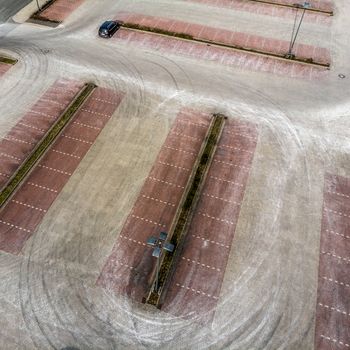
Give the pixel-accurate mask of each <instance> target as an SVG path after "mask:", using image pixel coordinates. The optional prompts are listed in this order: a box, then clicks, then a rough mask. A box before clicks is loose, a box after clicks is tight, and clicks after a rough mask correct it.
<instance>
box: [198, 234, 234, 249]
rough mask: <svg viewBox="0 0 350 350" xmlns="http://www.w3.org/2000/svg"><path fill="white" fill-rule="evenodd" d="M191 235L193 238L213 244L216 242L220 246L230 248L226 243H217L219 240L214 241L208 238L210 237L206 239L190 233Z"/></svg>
mask: <svg viewBox="0 0 350 350" xmlns="http://www.w3.org/2000/svg"><path fill="white" fill-rule="evenodd" d="M192 237H193V238H198V239H201V240H202V241H205V242H210V243H213V244H217V245H219V246H220V247H225V248H228V249H229V248H230V246H228V245H225V244H222V243H219V242H216V241H212V240H210V239H208V238H203V237H201V236H197V235H192Z"/></svg>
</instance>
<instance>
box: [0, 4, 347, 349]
mask: <svg viewBox="0 0 350 350" xmlns="http://www.w3.org/2000/svg"><path fill="white" fill-rule="evenodd" d="M167 8H171V9H172V11H169V15H168V16H169V17H172V18H178V19H189V20H193V21H195V22H198V23H200V22H201V19H203V20H205V22H206V23H210V24H211V25H213V26H214V25H216V26H218V27H223V28H227V29H232V30H238V31H240V29H241V31H249V32H251V33H256V34H260V35H261V34H264V33H262V32H261V30H260V28H262V27H261V26H263V28H265V29H266V30H269V36H272V37H276V38H281V35H284V34H283V33H282V34H281V28H282V27H283V26H284V25H285V24H288V25H292V24H293V23H292V21H289V20H286V19H284V18H281V19H279V18H273V19H271V23H273V24H274V25H273V26H271V28H270V27H269V24H268V21H266V18H265V19H264V20H263V19H261V18H259V16H256V15H252V18H253V19H254V20H252V21H250V20H249V18H250V16H248V15H246V16H244V17H242V20H241V21H239V20H237V21H236V22H235V19H238V18H239V17H241V14H240V13H236V12H235V11H227V10H224V9H221V10H220V9H218V10H215V11H214V15H212V11H211V9H210V8H209V7H208V6H206V5H202V6H199V5H196V6H195V5H190V4H188V3H186V2H184V1H170V0H164V1H157V2H154V1H138V0H134V1H131V2H130V1H127V0H120V1H115V0H105V1H104V6H101V4H100V2H97V1H93V0H86V2H85V4H84V5H83V6H81V7H80V8H79V9H78V10H77V11H76V12H75V13H73V14H72V15H71V16H70V17H69V18H68V20H67V21H66V22H65V23H64V24H63V25H62V26H60V27H58V28H55V29H51V28H45V27H40V26H36V25H31V24H22V25H18V26H15V25H13V24H5V25H4V26H5V29H8V28H11V29H12V30H11V31H10V32H8V34H6V35H5V36H4V37H3V39H2V41H1V46H0V51H1V52H3V53H11V54H12V55H14V56H16V57H17V58H19V60H20V61H19V63H18V64H17V65H16V66H15V67H13V68H12V69H11V70H10V71H9V72H8V73H7V74H6V75H5V76H3V77H2V78H1V90H0V110H1V113H0V134H1V135H4V134H5V133H6V131H7V130H9V128H11V126H13V125H14V124H15V123H16V121H17V120H18V119H19V118H20V117H21V116H22V115H23V112H24V111H25V110H26V109H27V108H29V107H30V106H31V105H32V104H33V102H34V101H35V99H36V98H37V97H38V96H39V95H40V93H41V92H42V91H43V90H44V89H45V88H46V87H47V86H48V85H49V84H50V83H51V82H52V81H54V80H55V79H56V78H57V77H59V76H64V77H67V76H68V77H71V78H75V79H82V80H94V81H96V82H97V83H98V84H100V85H102V86H108V87H111V88H114V89H118V90H122V91H124V92H125V93H126V96H125V98H124V100H123V102H122V104H121V105H120V108H119V109H118V110H117V111H116V113H115V115H114V116H113V118H112V119H111V120H110V122H109V123H108V124H107V126H106V127H105V129H104V130H103V132H102V133H101V135H100V136H99V137H98V139H97V141H96V143H95V144H94V145H93V147H92V148H91V149H90V151H89V152H88V154H87V155H86V157H85V158H84V159H83V161H82V162H81V164H80V166H79V168H78V169H77V170H76V172H75V173H74V175H73V176H72V177H71V179H70V180H69V182H68V183H67V185H66V186H65V188H64V190H63V191H62V192H61V194H60V195H59V197H58V198H57V200H56V201H55V203H54V205H53V206H52V207H51V208H50V210H49V212H48V213H47V215H46V216H45V218H44V220H43V222H42V223H41V225H40V226H39V228H38V229H37V232H36V233H35V234H34V235H33V237H32V238H31V239H30V240H29V241H28V243H27V245H26V247H25V250H24V251H23V254H22V255H20V256H18V257H16V256H10V255H8V254H5V253H0V278H1V281H2V283H1V284H0V311H1V314H2V315H6V317H2V319H1V321H0V325H1V327H0V343H1V344H5V345H6V347H5V349H8V350H12V349H21V350H22V349H26V350H27V349H28V350H31V349H43V350H44V349H45V350H46V349H61V348H64V347H65V346H75V347H77V348H79V349H81V350H82V349H94V350H95V349H101V350H105V349H118V350H119V349H162V350H163V349H176V350H178V349H184V350H185V349H186V350H187V349H238V350H241V349H254V350H255V349H271V350H272V349H290V350H294V349H295V350H296V349H303V350H304V349H305V350H308V349H314V345H313V344H314V327H315V304H316V292H317V271H318V270H317V269H318V254H319V235H320V223H321V214H322V211H321V208H322V202H323V199H322V194H323V192H322V191H323V174H324V172H325V171H329V172H331V173H335V174H339V175H342V176H346V177H350V162H349V160H350V159H349V158H350V156H349V153H350V146H349V139H348V135H349V130H350V118H349V116H350V100H349V91H350V69H349V66H348V57H349V55H350V41H349V38H348V34H347V33H349V30H350V28H349V26H350V24H349V21H348V14H349V13H350V4H349V3H348V2H346V1H344V0H337V1H336V9H337V11H336V15H335V17H334V19H333V23H332V25H331V26H330V27H326V28H324V27H322V26H316V25H311V24H310V25H308V26H306V28H307V29H308V31H307V32H303V34H302V33H301V36H300V40H301V42H303V41H305V42H307V43H309V44H314V45H316V44H320V45H321V44H322V46H325V47H328V48H329V49H330V50H331V53H332V67H331V70H330V71H329V74H328V75H327V76H326V77H324V78H323V79H321V80H315V81H303V80H300V79H291V78H288V77H283V76H277V75H271V74H268V73H262V72H261V73H259V72H250V71H244V70H242V69H240V68H239V67H237V68H235V67H225V66H221V65H219V64H216V63H208V62H206V61H204V60H203V61H194V60H192V59H189V58H183V57H181V56H180V55H161V54H159V53H158V52H156V51H151V50H141V49H139V48H137V47H136V46H127V45H122V44H116V43H115V42H113V41H108V40H101V39H98V38H97V36H96V31H97V28H98V26H99V24H100V23H101V22H102V21H103V20H104V19H106V18H110V17H112V16H113V17H114V14H117V13H118V11H125V10H128V11H136V12H139V11H140V9H142V10H145V11H146V9H147V12H148V13H149V14H151V13H152V11H153V14H157V13H158V14H159V15H160V14H161V15H162V16H163V15H166V11H165V9H167ZM243 22H244V23H243ZM231 23H232V24H231ZM275 24H276V25H275ZM339 73H343V74H345V75H346V76H347V77H346V78H345V79H339V78H338V74H339ZM188 105H190V106H193V107H196V108H200V109H204V110H207V111H211V112H221V113H225V114H226V115H228V116H229V117H232V118H233V117H236V118H241V119H243V120H247V121H251V122H254V123H256V124H257V125H258V128H259V142H258V146H257V150H256V153H255V158H254V162H253V167H252V172H251V174H250V177H249V181H248V186H247V190H246V194H245V197H244V202H243V205H242V209H241V214H240V218H239V222H238V226H237V230H236V235H235V238H234V242H233V247H232V249H231V254H230V259H229V262H228V266H227V270H226V274H225V280H224V285H223V288H222V292H221V296H220V300H219V303H218V308H217V310H216V315H215V319H214V323H213V324H212V325H211V326H202V325H200V324H199V323H196V322H193V321H191V320H183V319H180V318H174V317H172V316H171V315H168V314H166V313H163V312H161V311H158V310H154V309H152V308H148V307H146V306H143V305H138V304H134V303H131V302H130V301H129V300H128V299H126V298H123V297H120V296H116V295H113V294H112V293H110V292H108V291H105V290H103V289H101V288H98V287H96V286H95V281H96V278H97V277H98V275H99V272H100V270H101V268H102V266H103V264H104V262H105V260H106V259H107V257H108V255H109V253H110V252H111V249H112V246H113V244H114V242H115V241H116V238H117V237H118V234H119V231H120V229H121V227H122V225H123V221H124V220H125V218H126V217H127V215H128V213H129V211H130V209H131V208H132V205H133V203H134V200H135V198H136V197H137V194H138V191H139V190H140V188H141V186H142V183H143V181H144V179H145V177H146V176H147V174H148V172H149V170H150V168H151V166H152V163H153V161H154V159H155V157H156V156H157V153H158V151H159V149H160V147H161V145H162V142H163V141H164V139H165V137H166V134H167V132H168V130H169V129H170V125H171V122H172V121H173V120H174V118H175V116H176V113H177V111H178V109H179V108H181V107H182V106H188Z"/></svg>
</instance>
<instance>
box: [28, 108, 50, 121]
mask: <svg viewBox="0 0 350 350" xmlns="http://www.w3.org/2000/svg"><path fill="white" fill-rule="evenodd" d="M29 112H31V113H34V114H39V115H42V116H43V117H48V118H53V119H57V116H54V115H50V114H47V113H43V112H39V111H33V110H32V109H30V110H29Z"/></svg>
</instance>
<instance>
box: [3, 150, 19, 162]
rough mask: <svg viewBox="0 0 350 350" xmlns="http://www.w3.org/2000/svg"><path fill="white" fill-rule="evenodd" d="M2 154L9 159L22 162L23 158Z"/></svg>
mask: <svg viewBox="0 0 350 350" xmlns="http://www.w3.org/2000/svg"><path fill="white" fill-rule="evenodd" d="M0 154H1V155H2V156H5V157H7V158H11V159H15V160H19V161H21V160H22V159H21V158H18V157H15V156H12V155H11V154H7V153H3V152H0Z"/></svg>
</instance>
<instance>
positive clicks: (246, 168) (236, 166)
mask: <svg viewBox="0 0 350 350" xmlns="http://www.w3.org/2000/svg"><path fill="white" fill-rule="evenodd" d="M213 162H215V163H220V164H225V165H228V166H232V167H235V168H242V169H244V170H246V171H247V170H249V168H248V167H246V166H244V165H238V164H233V163H230V162H224V161H223V160H218V159H213Z"/></svg>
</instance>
